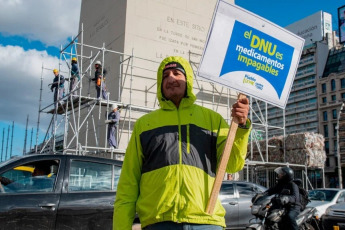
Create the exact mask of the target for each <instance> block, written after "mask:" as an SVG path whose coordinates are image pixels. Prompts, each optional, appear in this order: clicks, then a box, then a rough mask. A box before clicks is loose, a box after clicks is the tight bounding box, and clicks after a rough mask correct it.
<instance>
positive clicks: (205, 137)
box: [113, 57, 251, 230]
mask: <svg viewBox="0 0 345 230" xmlns="http://www.w3.org/2000/svg"><path fill="white" fill-rule="evenodd" d="M157 98H158V100H159V105H160V108H159V109H157V110H155V111H153V112H151V113H148V114H146V115H144V116H142V117H141V118H139V119H138V120H137V121H136V122H135V126H134V129H133V132H132V137H131V139H130V141H129V143H128V146H127V149H126V154H125V160H124V162H123V168H122V170H121V175H120V180H119V184H118V187H117V193H116V201H115V205H114V218H113V229H131V228H132V223H133V220H134V218H135V215H136V213H138V215H139V219H140V223H141V227H142V228H143V229H144V230H152V229H154V230H155V229H165V230H170V229H208V230H218V229H223V227H225V226H226V225H225V219H224V215H225V210H224V208H223V206H222V205H221V203H220V201H219V200H218V201H217V204H216V207H215V210H214V212H213V213H212V214H208V213H207V212H206V211H205V210H206V206H207V203H208V200H209V198H210V194H211V191H212V186H213V184H214V181H215V176H216V170H217V165H218V163H219V161H220V158H221V155H222V153H223V149H224V146H225V144H226V139H227V135H228V132H229V125H228V123H227V122H226V121H225V120H224V119H223V117H222V116H221V115H220V114H219V113H217V112H215V111H213V110H211V109H208V108H205V107H202V106H200V105H197V104H196V103H195V101H196V96H195V94H194V92H193V70H192V67H191V66H190V64H189V62H188V61H187V60H186V59H184V58H182V57H167V58H165V59H164V60H163V61H162V62H161V64H160V66H159V68H158V71H157ZM248 111H249V100H248V99H247V98H244V99H239V100H238V101H237V102H236V103H235V104H234V105H233V108H232V113H231V114H232V116H233V117H237V118H238V119H239V123H240V126H239V128H238V129H237V132H236V136H235V140H234V144H233V147H232V150H231V155H230V159H229V161H228V164H227V167H226V171H227V173H235V172H237V171H239V170H241V169H242V168H243V166H244V162H245V157H246V152H247V144H248V136H249V133H250V125H251V123H250V120H249V119H247V117H248Z"/></svg>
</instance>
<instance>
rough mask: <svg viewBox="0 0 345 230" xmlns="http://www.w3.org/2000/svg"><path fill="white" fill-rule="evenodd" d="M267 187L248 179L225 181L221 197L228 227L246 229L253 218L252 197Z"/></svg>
mask: <svg viewBox="0 0 345 230" xmlns="http://www.w3.org/2000/svg"><path fill="white" fill-rule="evenodd" d="M266 190H267V189H266V188H265V187H263V186H261V185H258V184H254V183H251V182H246V181H223V183H222V186H221V189H220V192H219V199H220V201H221V203H222V205H223V207H224V208H225V210H226V214H225V224H226V229H244V228H245V227H246V226H248V224H249V221H250V220H251V219H255V217H254V216H253V215H252V214H251V205H252V201H251V200H252V197H253V196H255V195H256V194H257V193H262V192H265V191H266Z"/></svg>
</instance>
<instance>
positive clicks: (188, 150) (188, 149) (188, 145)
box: [187, 124, 190, 153]
mask: <svg viewBox="0 0 345 230" xmlns="http://www.w3.org/2000/svg"><path fill="white" fill-rule="evenodd" d="M187 153H190V141H189V124H187Z"/></svg>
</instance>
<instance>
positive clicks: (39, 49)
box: [0, 0, 345, 160]
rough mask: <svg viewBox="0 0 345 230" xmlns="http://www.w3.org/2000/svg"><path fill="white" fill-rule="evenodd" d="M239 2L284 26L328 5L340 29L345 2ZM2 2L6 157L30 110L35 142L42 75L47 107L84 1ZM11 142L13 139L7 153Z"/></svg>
mask: <svg viewBox="0 0 345 230" xmlns="http://www.w3.org/2000/svg"><path fill="white" fill-rule="evenodd" d="M114 1H115V0H114ZM235 3H236V4H237V5H239V6H241V7H243V8H245V9H247V10H249V11H251V12H253V13H255V14H258V15H260V16H261V17H264V18H266V19H268V20H270V21H272V22H274V23H276V24H278V25H280V26H282V27H285V26H287V25H289V24H291V23H293V22H295V21H298V20H300V19H303V18H305V17H307V16H309V15H311V14H314V13H316V12H317V11H320V10H323V11H325V12H328V13H330V14H332V16H333V17H332V19H333V30H336V29H337V28H338V26H337V20H336V19H337V8H338V7H340V6H341V5H343V4H345V2H342V3H341V1H339V0H327V1H325V0H299V1H297V0H289V1H283V0H235ZM0 5H1V7H0V72H1V73H2V76H1V80H2V83H1V84H0V87H1V88H0V92H1V97H0V111H1V113H0V155H1V153H2V152H1V149H2V140H3V130H4V129H5V136H4V146H3V149H4V151H3V159H2V160H4V155H5V152H6V151H5V150H6V146H7V135H8V127H9V126H12V122H13V121H14V123H15V129H14V140H13V147H12V148H13V150H12V155H22V152H23V147H24V136H25V135H24V134H25V124H26V117H27V115H29V126H28V136H27V144H26V146H27V149H28V148H29V146H30V141H31V130H32V129H33V130H34V133H33V143H32V145H34V144H35V143H36V128H37V116H38V103H39V93H40V78H41V76H42V77H43V79H44V80H43V92H42V93H43V101H42V106H46V105H48V104H50V103H52V93H51V92H50V91H49V89H48V87H47V85H48V84H49V83H51V81H52V79H53V74H52V72H51V70H52V69H54V68H58V64H59V50H60V46H61V45H62V46H65V45H66V44H67V43H68V41H70V40H71V37H72V36H75V35H76V34H77V33H78V25H79V14H80V6H81V0H59V1H56V0H0ZM42 64H43V67H44V69H42ZM50 118H51V115H47V114H41V120H40V128H41V129H40V132H39V143H40V141H42V139H43V136H44V134H45V132H46V128H47V126H48V124H49V121H50ZM11 135H12V130H11V131H10V137H11ZM10 143H11V139H10V140H9V145H8V153H7V155H8V157H9V154H10V152H9V151H10Z"/></svg>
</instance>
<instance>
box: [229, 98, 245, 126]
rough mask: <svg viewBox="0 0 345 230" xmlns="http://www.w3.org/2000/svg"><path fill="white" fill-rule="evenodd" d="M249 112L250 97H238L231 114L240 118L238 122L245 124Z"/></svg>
mask: <svg viewBox="0 0 345 230" xmlns="http://www.w3.org/2000/svg"><path fill="white" fill-rule="evenodd" d="M248 112H249V100H248V98H247V97H246V98H242V99H238V100H237V102H236V103H235V104H233V106H232V110H231V116H232V117H237V118H238V123H239V124H240V125H245V124H246V121H247V118H248Z"/></svg>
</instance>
